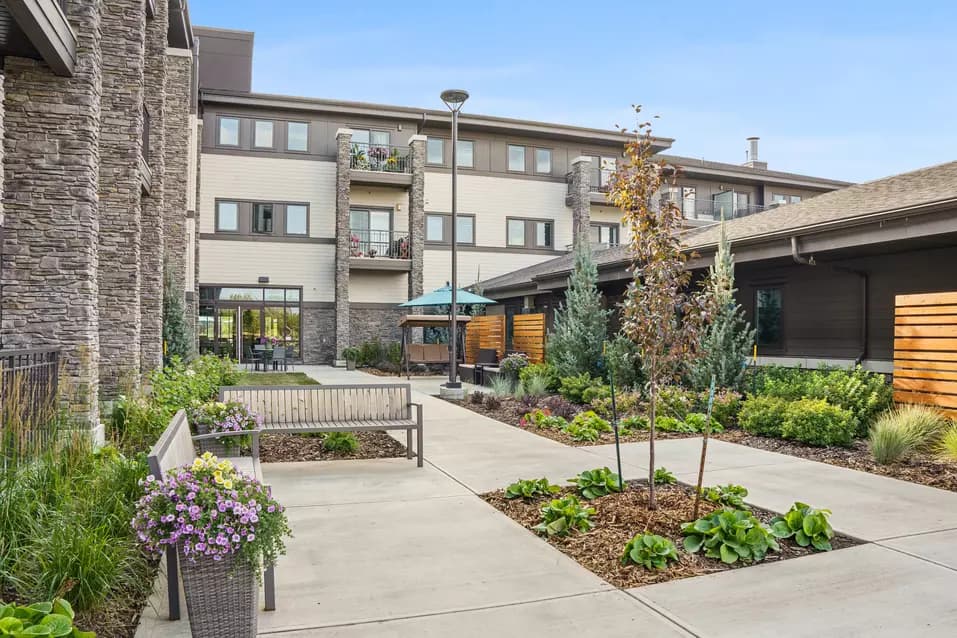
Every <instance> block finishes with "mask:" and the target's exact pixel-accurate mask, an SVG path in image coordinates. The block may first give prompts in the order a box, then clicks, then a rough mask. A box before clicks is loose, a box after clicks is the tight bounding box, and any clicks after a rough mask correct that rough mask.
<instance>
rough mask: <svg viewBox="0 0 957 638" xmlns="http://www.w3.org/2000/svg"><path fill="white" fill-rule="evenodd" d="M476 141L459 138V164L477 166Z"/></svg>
mask: <svg viewBox="0 0 957 638" xmlns="http://www.w3.org/2000/svg"><path fill="white" fill-rule="evenodd" d="M474 153H475V143H474V142H472V141H470V140H458V143H457V147H456V150H455V154H456V155H458V156H459V159H458V165H459V166H460V167H464V168H474V167H475V158H474Z"/></svg>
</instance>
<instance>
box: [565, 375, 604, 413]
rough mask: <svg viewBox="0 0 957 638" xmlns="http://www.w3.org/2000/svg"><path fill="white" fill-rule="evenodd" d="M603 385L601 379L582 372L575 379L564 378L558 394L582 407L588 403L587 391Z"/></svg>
mask: <svg viewBox="0 0 957 638" xmlns="http://www.w3.org/2000/svg"><path fill="white" fill-rule="evenodd" d="M601 385H602V381H601V379H600V378H593V377H592V376H591V375H590V374H588V373H587V372H582V373H581V374H579V375H577V376H574V377H562V380H561V382H560V383H559V387H558V393H559V394H561V395H562V397H563V398H565V399H567V400H568V401H571V402H572V403H577V404H579V405H581V404H583V403H587V401H585V398H584V395H585V391H586V390H588V389H589V388H594V387H597V386H601Z"/></svg>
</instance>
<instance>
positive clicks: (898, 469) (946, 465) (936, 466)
mask: <svg viewBox="0 0 957 638" xmlns="http://www.w3.org/2000/svg"><path fill="white" fill-rule="evenodd" d="M714 438H716V439H720V440H722V441H728V442H730V443H737V444H739V445H747V446H749V447H754V448H759V449H762V450H767V451H769V452H778V453H780V454H788V455H790V456H797V457H800V458H803V459H808V460H810V461H820V462H821V463H829V464H830V465H837V466H839V467H846V468H848V469H852V470H860V471H861V472H870V473H871V474H880V475H881V476H888V477H890V478H896V479H900V480H902V481H910V482H911V483H919V484H921V485H928V486H930V487H937V488H940V489H942V490H950V491H951V492H957V463H953V462H950V461H944V460H939V459H936V458H934V457H933V456H931V455H929V454H916V455H914V456H913V457H911V458H909V459H906V460H904V461H900V462H898V463H892V464H890V465H881V464H880V463H878V462H876V461H875V460H874V458H873V457H872V456H871V452H870V450H869V449H868V447H867V441H855V442H854V445H853V446H851V447H849V448H842V447H814V446H812V445H805V444H803V443H798V442H795V441H786V440H784V439H776V438H771V437H764V436H756V435H753V434H748V433H747V432H745V431H744V430H739V429H736V428H735V429H729V430H727V431H726V432H723V433H721V434H716V435H714Z"/></svg>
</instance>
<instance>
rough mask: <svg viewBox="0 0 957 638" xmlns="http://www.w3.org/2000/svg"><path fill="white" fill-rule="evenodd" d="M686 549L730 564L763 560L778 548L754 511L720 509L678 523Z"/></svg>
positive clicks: (766, 527)
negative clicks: (687, 521) (695, 518)
mask: <svg viewBox="0 0 957 638" xmlns="http://www.w3.org/2000/svg"><path fill="white" fill-rule="evenodd" d="M681 533H682V534H684V535H685V541H684V546H685V549H686V550H687V551H688V552H690V553H692V554H696V553H698V552H699V551H702V550H704V555H705V556H707V557H708V558H717V559H720V560H721V561H722V562H724V563H727V564H728V565H731V564H733V563H736V562H738V561H742V562H745V563H751V562H758V561H762V560H764V557H765V556H767V553H768V552H769V551H775V552H776V551H779V550H780V547H779V546H778V543H777V541H776V540H775V539H774V534H772V533H771V529H770V528H769V527H768V526H767V525H765V524H764V523H762V522H761V521H759V520H758V519H757V518H756V517H755V516H754V514H752V513H751V512H747V511H744V510H733V509H722V510H718V511H716V512H713V513H712V514H709V515H708V516H704V517H702V518H699V519H698V520H696V521H694V522H691V523H685V524H684V525H682V526H681Z"/></svg>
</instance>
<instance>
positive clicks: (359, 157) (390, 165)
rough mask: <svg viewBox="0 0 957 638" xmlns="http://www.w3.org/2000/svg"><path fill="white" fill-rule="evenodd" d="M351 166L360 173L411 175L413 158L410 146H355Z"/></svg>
mask: <svg viewBox="0 0 957 638" xmlns="http://www.w3.org/2000/svg"><path fill="white" fill-rule="evenodd" d="M349 165H350V167H351V168H353V169H354V170H358V171H374V172H377V173H411V172H412V157H411V156H410V154H409V147H408V146H405V147H403V146H392V145H391V144H364V143H362V144H353V145H352V156H351V159H350V162H349Z"/></svg>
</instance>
